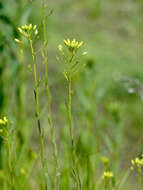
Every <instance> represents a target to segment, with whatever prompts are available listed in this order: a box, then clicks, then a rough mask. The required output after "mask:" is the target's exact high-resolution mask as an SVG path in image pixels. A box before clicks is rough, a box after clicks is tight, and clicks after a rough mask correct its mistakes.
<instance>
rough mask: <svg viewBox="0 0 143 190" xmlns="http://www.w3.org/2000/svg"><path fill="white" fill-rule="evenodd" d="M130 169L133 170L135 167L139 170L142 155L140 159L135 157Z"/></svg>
mask: <svg viewBox="0 0 143 190" xmlns="http://www.w3.org/2000/svg"><path fill="white" fill-rule="evenodd" d="M131 164H132V167H131V169H134V167H135V166H136V167H137V168H138V169H141V168H142V167H143V154H142V156H141V158H138V157H136V158H135V159H134V160H131Z"/></svg>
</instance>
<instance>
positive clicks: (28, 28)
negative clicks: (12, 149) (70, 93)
mask: <svg viewBox="0 0 143 190" xmlns="http://www.w3.org/2000/svg"><path fill="white" fill-rule="evenodd" d="M18 30H19V32H20V34H21V35H23V36H24V37H25V38H26V39H27V40H28V41H29V44H30V50H31V55H32V61H33V63H32V66H33V67H32V74H33V78H34V99H35V117H36V120H37V126H38V131H39V136H40V157H41V164H42V171H43V178H44V187H43V190H45V189H47V179H46V176H45V173H46V172H45V169H46V163H45V158H44V138H43V132H42V128H41V122H40V109H39V79H38V77H37V66H36V53H35V50H34V47H33V41H34V39H35V38H39V36H38V30H37V26H36V25H34V26H32V24H30V25H24V26H22V27H21V28H20V27H19V28H18ZM15 41H16V42H17V43H22V42H21V41H19V40H18V39H15Z"/></svg>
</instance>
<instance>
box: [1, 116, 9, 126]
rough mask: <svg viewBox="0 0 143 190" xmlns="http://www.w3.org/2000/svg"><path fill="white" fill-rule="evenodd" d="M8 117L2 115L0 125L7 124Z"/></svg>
mask: <svg viewBox="0 0 143 190" xmlns="http://www.w3.org/2000/svg"><path fill="white" fill-rule="evenodd" d="M7 123H8V119H7V118H6V117H3V119H0V125H7Z"/></svg>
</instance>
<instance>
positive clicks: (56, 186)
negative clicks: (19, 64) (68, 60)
mask: <svg viewBox="0 0 143 190" xmlns="http://www.w3.org/2000/svg"><path fill="white" fill-rule="evenodd" d="M45 9H46V7H45V1H44V0H42V13H43V38H44V47H43V54H44V57H43V63H44V66H45V88H46V94H47V100H48V123H49V126H50V130H51V136H52V144H53V149H54V160H55V163H56V177H55V189H58V186H59V185H58V183H59V182H58V173H59V164H58V156H57V144H56V137H55V127H54V125H53V120H52V112H51V93H50V88H49V81H48V68H47V61H48V57H47V33H46V11H45Z"/></svg>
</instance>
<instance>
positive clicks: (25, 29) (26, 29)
mask: <svg viewBox="0 0 143 190" xmlns="http://www.w3.org/2000/svg"><path fill="white" fill-rule="evenodd" d="M18 31H19V33H20V34H22V35H23V36H24V37H26V38H27V39H29V38H30V36H31V33H32V32H33V33H34V35H35V36H37V35H38V29H37V26H36V25H34V26H33V25H32V24H29V25H26V24H25V25H23V26H21V27H18ZM15 41H16V42H17V43H20V40H19V39H17V38H16V39H15Z"/></svg>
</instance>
